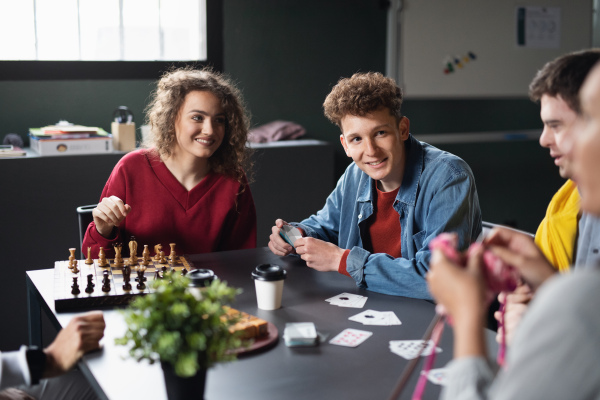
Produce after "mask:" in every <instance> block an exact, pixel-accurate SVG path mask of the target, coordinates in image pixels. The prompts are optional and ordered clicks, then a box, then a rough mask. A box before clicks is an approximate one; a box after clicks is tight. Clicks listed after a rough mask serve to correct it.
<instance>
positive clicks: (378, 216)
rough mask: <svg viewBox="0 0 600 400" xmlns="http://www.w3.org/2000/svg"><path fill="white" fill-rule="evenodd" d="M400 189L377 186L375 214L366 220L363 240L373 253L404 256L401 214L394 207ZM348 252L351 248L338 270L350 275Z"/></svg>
mask: <svg viewBox="0 0 600 400" xmlns="http://www.w3.org/2000/svg"><path fill="white" fill-rule="evenodd" d="M399 189H400V188H398V189H396V190H392V191H391V192H382V191H381V190H379V189H378V188H377V191H376V193H377V198H376V199H375V207H374V210H373V214H372V215H371V216H370V217H369V218H368V219H367V220H366V221H365V222H366V224H367V232H368V235H367V237H365V238H364V241H363V247H364V249H365V250H367V251H369V252H371V253H386V254H389V255H390V256H392V257H394V258H400V257H402V242H401V240H400V238H401V233H402V232H401V231H402V229H401V227H400V216H399V215H398V212H397V211H396V210H394V207H393V206H394V201H395V200H396V196H397V195H398V190H399ZM348 254H350V250H349V249H348V250H346V251H345V252H344V255H343V257H342V260H341V261H340V266H339V268H338V271H339V272H340V273H341V274H344V275H348V276H350V274H348V272H347V271H346V260H347V258H348Z"/></svg>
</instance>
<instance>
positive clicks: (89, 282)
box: [85, 274, 96, 293]
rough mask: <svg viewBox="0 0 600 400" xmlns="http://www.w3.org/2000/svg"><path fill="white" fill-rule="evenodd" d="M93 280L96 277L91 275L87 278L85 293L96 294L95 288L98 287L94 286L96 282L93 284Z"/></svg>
mask: <svg viewBox="0 0 600 400" xmlns="http://www.w3.org/2000/svg"><path fill="white" fill-rule="evenodd" d="M93 279H94V275H92V274H89V275H88V276H87V286H86V288H85V292H86V293H92V292H94V286H96V285H94V282H92V280H93Z"/></svg>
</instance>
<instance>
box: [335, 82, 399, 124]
mask: <svg viewBox="0 0 600 400" xmlns="http://www.w3.org/2000/svg"><path fill="white" fill-rule="evenodd" d="M401 106H402V89H400V88H399V87H398V86H396V82H395V81H394V80H393V79H391V78H387V77H385V76H383V75H382V74H381V73H379V72H368V73H356V74H354V75H352V77H350V78H343V79H340V81H339V82H338V83H337V85H335V86H334V87H333V89H332V90H331V93H329V95H328V96H327V98H326V99H325V102H324V103H323V109H324V111H325V116H326V117H327V118H328V119H329V120H330V121H331V122H333V123H334V124H336V125H337V126H339V127H340V129H341V128H342V125H341V121H342V118H343V117H344V116H346V115H348V114H350V115H355V116H358V117H362V116H365V115H366V114H369V113H371V112H373V111H377V110H380V109H383V108H387V109H389V110H390V114H391V115H393V116H394V117H396V122H400V119H401V118H402V114H401V113H400V107H401Z"/></svg>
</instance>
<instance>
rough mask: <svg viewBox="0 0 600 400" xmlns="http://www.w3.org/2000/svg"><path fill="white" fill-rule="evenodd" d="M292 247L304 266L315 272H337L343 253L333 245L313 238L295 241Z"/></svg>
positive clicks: (342, 250)
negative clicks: (304, 263) (303, 262)
mask: <svg viewBox="0 0 600 400" xmlns="http://www.w3.org/2000/svg"><path fill="white" fill-rule="evenodd" d="M294 247H296V253H298V254H299V255H300V257H301V258H302V259H303V260H304V261H306V265H308V266H309V267H310V268H313V269H316V270H317V271H337V270H338V269H339V266H340V261H341V260H342V256H343V255H344V251H345V250H344V249H341V248H339V247H337V246H336V245H335V244H333V243H329V242H325V241H323V240H320V239H315V238H313V237H303V238H300V239H298V240H296V242H295V243H294Z"/></svg>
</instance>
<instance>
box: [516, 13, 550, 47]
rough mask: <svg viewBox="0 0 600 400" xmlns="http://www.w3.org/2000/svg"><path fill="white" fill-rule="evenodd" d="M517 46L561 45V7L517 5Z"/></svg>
mask: <svg viewBox="0 0 600 400" xmlns="http://www.w3.org/2000/svg"><path fill="white" fill-rule="evenodd" d="M516 14H517V46H519V47H528V48H537V49H558V48H559V47H560V7H517V13H516Z"/></svg>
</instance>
